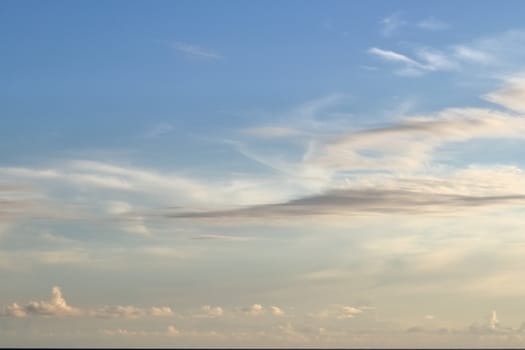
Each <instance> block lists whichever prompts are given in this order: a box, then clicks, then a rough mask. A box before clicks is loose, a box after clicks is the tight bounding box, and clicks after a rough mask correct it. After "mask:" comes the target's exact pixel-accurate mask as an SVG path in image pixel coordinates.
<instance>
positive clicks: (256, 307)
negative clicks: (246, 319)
mask: <svg viewBox="0 0 525 350" xmlns="http://www.w3.org/2000/svg"><path fill="white" fill-rule="evenodd" d="M242 311H243V312H244V313H245V314H246V315H250V316H259V315H262V314H263V313H264V308H263V306H262V305H261V304H253V305H251V306H248V307H245V308H243V309H242Z"/></svg>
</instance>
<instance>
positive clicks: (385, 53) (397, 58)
mask: <svg viewBox="0 0 525 350" xmlns="http://www.w3.org/2000/svg"><path fill="white" fill-rule="evenodd" d="M368 53H371V54H373V55H376V56H378V57H380V58H382V59H384V60H386V61H392V62H401V63H406V64H407V65H409V66H415V67H418V68H422V67H423V66H422V64H421V63H419V62H417V61H415V60H413V59H411V58H409V57H407V56H405V55H402V54H400V53H397V52H394V51H389V50H382V49H378V48H377V47H372V48H370V49H368Z"/></svg>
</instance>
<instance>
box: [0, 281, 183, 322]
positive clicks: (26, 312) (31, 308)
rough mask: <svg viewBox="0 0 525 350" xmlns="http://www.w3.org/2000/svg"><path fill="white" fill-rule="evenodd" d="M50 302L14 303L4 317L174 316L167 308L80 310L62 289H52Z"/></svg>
mask: <svg viewBox="0 0 525 350" xmlns="http://www.w3.org/2000/svg"><path fill="white" fill-rule="evenodd" d="M51 292H52V296H51V299H50V300H48V301H31V302H29V303H27V304H25V305H19V304H18V303H13V304H11V305H8V306H7V307H5V308H4V311H3V313H2V315H3V316H7V317H16V318H23V317H27V316H33V315H34V316H47V317H55V316H93V317H101V318H124V319H138V318H142V317H147V316H150V317H166V316H172V315H173V311H172V310H171V308H169V307H167V306H161V307H151V308H139V307H136V306H118V305H117V306H109V305H108V306H103V307H101V308H98V309H93V310H91V309H80V308H76V307H73V306H70V305H68V303H67V302H66V300H65V299H64V297H63V296H62V291H61V290H60V287H56V286H55V287H53V288H52V291H51Z"/></svg>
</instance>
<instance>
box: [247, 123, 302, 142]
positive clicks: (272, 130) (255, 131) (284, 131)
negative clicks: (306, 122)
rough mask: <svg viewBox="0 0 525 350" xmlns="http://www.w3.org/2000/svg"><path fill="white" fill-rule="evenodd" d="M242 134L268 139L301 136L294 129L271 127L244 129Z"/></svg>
mask: <svg viewBox="0 0 525 350" xmlns="http://www.w3.org/2000/svg"><path fill="white" fill-rule="evenodd" d="M243 132H244V133H245V134H247V135H250V136H255V137H260V138H268V139H273V138H281V137H290V136H297V135H300V134H301V132H300V131H298V130H295V129H291V128H286V127H273V126H267V127H258V128H251V129H245V130H243Z"/></svg>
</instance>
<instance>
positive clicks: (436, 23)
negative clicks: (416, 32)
mask: <svg viewBox="0 0 525 350" xmlns="http://www.w3.org/2000/svg"><path fill="white" fill-rule="evenodd" d="M417 26H418V27H419V28H421V29H426V30H430V31H442V30H447V29H448V28H449V27H450V25H449V24H448V23H446V22H443V21H440V20H439V19H436V18H432V17H431V18H427V19H424V20H421V21H419V22H417Z"/></svg>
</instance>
